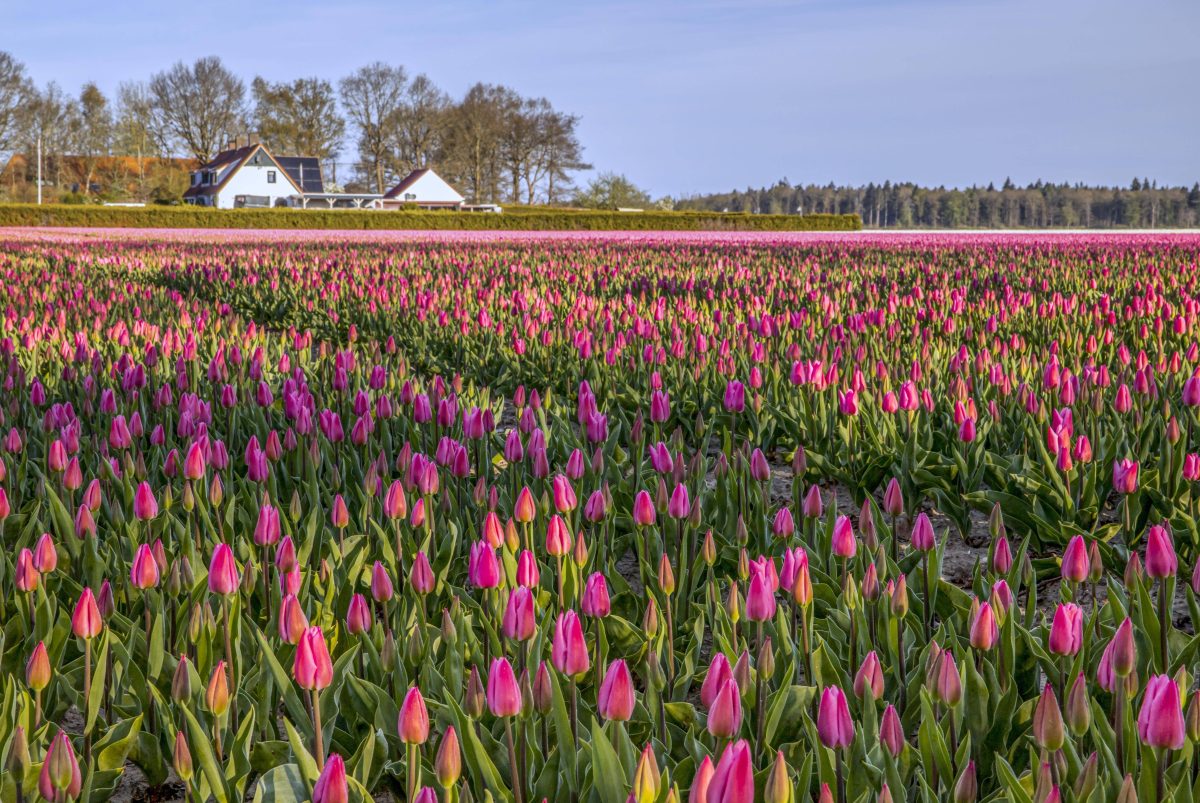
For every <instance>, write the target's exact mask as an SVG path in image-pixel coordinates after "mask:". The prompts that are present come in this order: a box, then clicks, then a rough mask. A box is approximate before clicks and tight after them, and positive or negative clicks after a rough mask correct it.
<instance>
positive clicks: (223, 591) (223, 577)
mask: <svg viewBox="0 0 1200 803" xmlns="http://www.w3.org/2000/svg"><path fill="white" fill-rule="evenodd" d="M238 583H239V579H238V569H237V563H235V562H234V559H233V550H232V549H230V548H229V544H217V546H216V548H215V549H213V554H212V560H211V561H209V564H208V590H209V591H210V592H212V593H213V594H218V595H221V596H232V595H233V594H236V593H237V590H238Z"/></svg>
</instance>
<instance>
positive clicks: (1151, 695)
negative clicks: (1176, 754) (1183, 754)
mask: <svg viewBox="0 0 1200 803" xmlns="http://www.w3.org/2000/svg"><path fill="white" fill-rule="evenodd" d="M1137 727H1138V738H1139V739H1141V741H1142V744H1144V745H1146V746H1147V747H1158V748H1166V749H1168V750H1179V749H1181V748H1182V747H1183V744H1184V737H1185V735H1186V732H1185V729H1184V722H1183V707H1182V705H1181V704H1180V702H1179V687H1178V686H1177V685H1175V680H1174V679H1173V678H1171V677H1170V676H1169V675H1155V676H1154V677H1152V678H1150V680H1149V681H1148V682H1147V683H1146V693H1145V696H1143V698H1142V709H1141V711H1140V712H1138V720H1137Z"/></svg>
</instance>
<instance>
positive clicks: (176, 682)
mask: <svg viewBox="0 0 1200 803" xmlns="http://www.w3.org/2000/svg"><path fill="white" fill-rule="evenodd" d="M191 696H192V673H191V672H189V671H188V657H187V656H186V655H181V656H179V663H177V664H176V665H175V674H173V675H172V676H171V699H172V700H174V701H175V702H177V703H182V702H185V701H187V700H189V699H190V698H191Z"/></svg>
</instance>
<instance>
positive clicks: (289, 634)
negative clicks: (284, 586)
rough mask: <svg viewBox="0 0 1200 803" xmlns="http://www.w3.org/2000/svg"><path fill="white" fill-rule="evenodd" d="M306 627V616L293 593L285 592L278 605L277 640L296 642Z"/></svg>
mask: <svg viewBox="0 0 1200 803" xmlns="http://www.w3.org/2000/svg"><path fill="white" fill-rule="evenodd" d="M307 629H308V618H307V617H306V616H305V615H304V609H302V608H301V607H300V601H299V600H297V599H296V596H295V595H294V594H287V595H286V596H284V598H283V602H281V603H280V605H279V640H280V641H282V642H284V643H285V644H297V643H299V641H300V637H301V636H303V635H304V631H305V630H307Z"/></svg>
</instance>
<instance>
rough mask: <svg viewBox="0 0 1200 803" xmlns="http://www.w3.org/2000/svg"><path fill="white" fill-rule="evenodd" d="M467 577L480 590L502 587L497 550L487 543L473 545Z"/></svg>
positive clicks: (477, 542)
mask: <svg viewBox="0 0 1200 803" xmlns="http://www.w3.org/2000/svg"><path fill="white" fill-rule="evenodd" d="M414 570H415V564H414ZM467 577H468V579H470V581H471V585H473V586H475V587H476V588H480V589H488V588H496V587H497V586H498V585H500V563H499V561H497V560H496V552H495V550H493V549H492V547H491V545H490V544H489V543H488V542H487V541H476V542H475V543H474V544H472V545H471V553H470V556H469V557H468V560H467Z"/></svg>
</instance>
